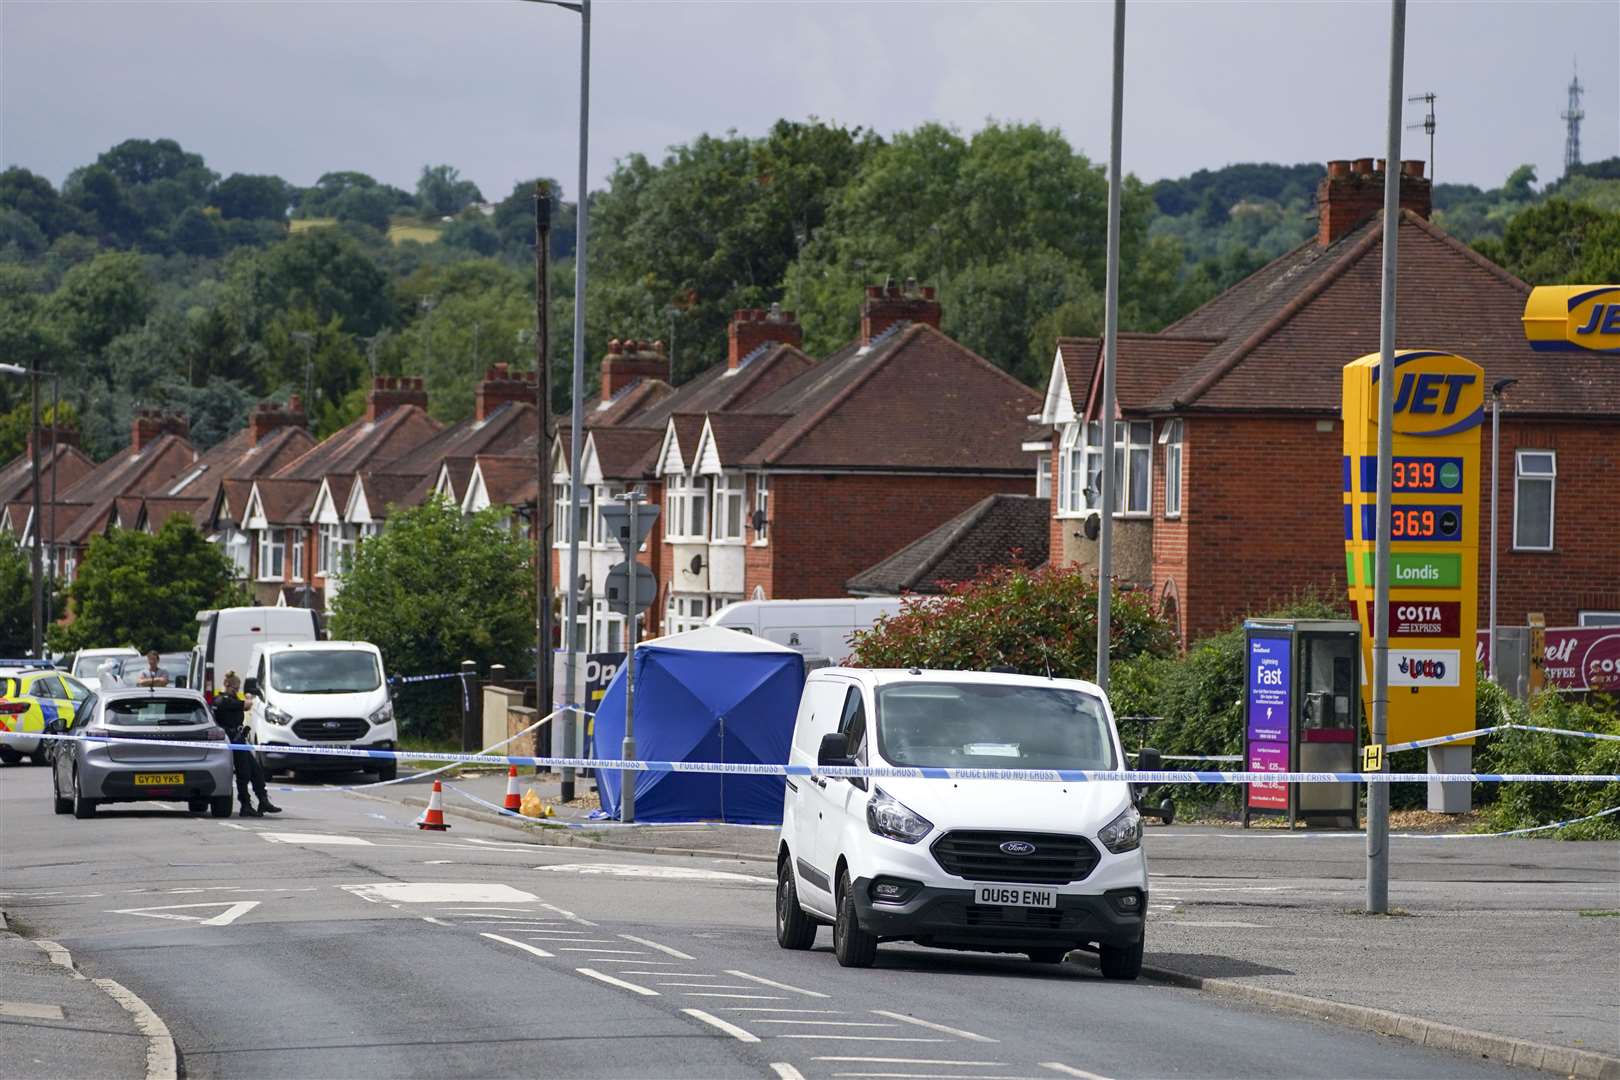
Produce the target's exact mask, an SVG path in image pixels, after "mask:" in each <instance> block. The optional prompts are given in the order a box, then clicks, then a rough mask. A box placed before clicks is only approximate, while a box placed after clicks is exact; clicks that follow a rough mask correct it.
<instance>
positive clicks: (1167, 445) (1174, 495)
mask: <svg viewBox="0 0 1620 1080" xmlns="http://www.w3.org/2000/svg"><path fill="white" fill-rule="evenodd" d="M1159 441H1160V442H1161V443H1163V444H1164V516H1165V517H1167V518H1175V517H1180V516H1181V421H1180V420H1172V421H1170V422H1169V423H1168V424H1166V425H1164V434H1162V435H1160V436H1159Z"/></svg>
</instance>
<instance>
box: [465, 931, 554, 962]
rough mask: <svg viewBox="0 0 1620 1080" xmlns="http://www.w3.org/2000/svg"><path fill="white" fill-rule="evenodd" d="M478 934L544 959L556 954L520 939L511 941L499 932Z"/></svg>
mask: <svg viewBox="0 0 1620 1080" xmlns="http://www.w3.org/2000/svg"><path fill="white" fill-rule="evenodd" d="M478 936H479V937H487V938H489V940H491V941H498V942H500V943H501V944H502V945H510V946H512V947H513V948H514V949H522V950H523V951H524V952H526V953H530V954H532V955H534V956H539V957H542V958H544V959H546V960H551V959H553V958H554V957H555V956H556V953H548V952H546V950H544V949H539V948H536V947H535V946H533V945H529V944H527V943H525V942H522V941H513V940H512V939H511V938H509V937H502V936H501V935H499V934H479V935H478Z"/></svg>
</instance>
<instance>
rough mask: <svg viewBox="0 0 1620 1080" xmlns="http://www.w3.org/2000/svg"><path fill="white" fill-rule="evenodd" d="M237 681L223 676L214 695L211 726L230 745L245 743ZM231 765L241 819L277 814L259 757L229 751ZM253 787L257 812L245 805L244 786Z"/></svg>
mask: <svg viewBox="0 0 1620 1080" xmlns="http://www.w3.org/2000/svg"><path fill="white" fill-rule="evenodd" d="M241 685H242V684H241V680H240V679H238V678H237V677H236V672H234V671H227V672H226V673H225V680H224V688H223V689H222V690H220V691H219V693H217V694H215V695H214V700H213V702H212V704H213V707H214V723H216V724H218V725H219V726H220V727H222V728H224V729H225V734H226V735H228V736H229V737H230V740H231V742H233V743H237V744H241V743H243V742H245V741H246V731H245V726H246V725H245V721H246V716H247V703H246V701H245V700H244V699H243V697H242V692H241V689H240V687H241ZM231 756H232V759H233V761H232V764H233V765H234V766H235V772H236V797H237V798H238V799H239V800H240V801H241V803H242V816H243V817H259V816H261V815H263V814H279V813H281V807H279V806H277V805H275V804H274V803H272V802H271V801H270V794H269V792H267V791H266V790H265V787H264V779H265V777H264V765H263V764H261V763H260V761H259V755H257V754H255V753H254V752H253V751H251V750H232V751H231ZM249 784H251V785H252V786H253V793H254V794H255V795H257V796H258V797H259V805H258V807H257V809H255V808H254V806H253V804H252V803H251V802H250V801H248V785H249Z"/></svg>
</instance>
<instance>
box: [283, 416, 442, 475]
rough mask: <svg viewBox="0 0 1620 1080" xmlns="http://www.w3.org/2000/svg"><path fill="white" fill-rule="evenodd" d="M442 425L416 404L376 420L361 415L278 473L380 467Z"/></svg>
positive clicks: (312, 472)
mask: <svg viewBox="0 0 1620 1080" xmlns="http://www.w3.org/2000/svg"><path fill="white" fill-rule="evenodd" d="M442 427H443V425H442V424H440V423H439V422H438V421H437V420H435V419H433V418H432V417H431V416H429V415H428V414H427V413H426V412H424V411H423V410H422V409H421V408H419V407H417V406H415V405H399V406H396V407H395V408H392V409H389V410H388V411H387V412H386V413H384V414H383V415H382V416H380V417H379V418H378V419H377V420H376V421H370V420H367V419H365V418H364V417H361V418H360V419H359V420H356V421H355V422H354V423H352V424H350V425H349V426H348V427H346V428H344V429H343V430H341V431H338V432H335V433H334V434H332V435H330V436H328V437H327V438H326V439H325V440H323V441H321V442H319V443H317V444H316V445H315V446H313V447H312V448H310V450H309V451H308V452H307V453H305V454H303V455H302V456H300V457H299V458H297V459H296V460H294V461H292V462H289V463H288V464H287V465H285V466H283V467H282V468H281V469H279V470H277V471H276V473H275V475H276V476H278V477H281V478H284V479H290V480H316V481H319V480H320V479H321V478H323V477H324V476H326V475H327V474H328V473H334V472H348V473H357V472H362V471H365V470H367V469H374V468H380V467H382V466H384V465H387V464H389V463H390V462H393V461H396V460H398V459H399V458H401V457H404V456H405V455H406V454H408V453H410V452H411V451H412V450H415V449H416V448H417V447H419V446H421V445H422V444H423V443H425V442H427V441H428V440H429V439H431V438H433V436H434V435H436V434H438V432H439V430H440V429H441V428H442Z"/></svg>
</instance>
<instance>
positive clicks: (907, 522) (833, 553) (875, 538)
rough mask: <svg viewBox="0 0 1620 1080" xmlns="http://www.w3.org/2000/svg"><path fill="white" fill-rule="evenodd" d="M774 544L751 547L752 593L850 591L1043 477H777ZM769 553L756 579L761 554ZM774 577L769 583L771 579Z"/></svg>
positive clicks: (793, 595)
mask: <svg viewBox="0 0 1620 1080" xmlns="http://www.w3.org/2000/svg"><path fill="white" fill-rule="evenodd" d="M770 485H771V531H770V545H769V546H768V547H766V548H763V549H754V548H750V558H749V566H750V575H751V576H750V578H749V580H748V581H747V582H746V584H747V589H748V591H749V592H752V591H753V588H754V586H755V584H763V585H765V591H766V596H768V597H770V598H771V599H773V600H788V599H802V598H810V597H822V596H845V595H848V593H847V590H846V589H845V587H844V583H845V582H846V581H848V580H849V579H850V578H851V577H854V576H855V575H856V574H858V573H860V572H861V571H862V570H865V569H867V568H869V567H871V566H873V565H874V564H876V563H878V562H880V561H881V560H883V559H885V558H887V557H888V556H890V555H892V554H894V553H895V552H896V551H898V550H899V549H900V548H902V547H904V546H905V545H906V544H909V543H910V542H911V541H913V540H915V539H917V538H918V537H919V536H922V535H923V534H924V533H926V532H928V531H929V530H931V529H934V528H935V527H937V526H939V525H942V524H944V523H945V522H946V521H949V520H950V519H951V518H953V517H955V516H956V515H958V514H960V513H962V512H963V511H964V510H966V509H967V508H968V507H970V506H972V505H973V504H974V503H976V502H978V501H979V500H980V499H983V498H985V497H986V496H988V495H993V494H996V493H997V492H1008V493H1011V494H1016V495H1032V494H1034V492H1035V475H1034V470H1031V471H1030V473H1029V474H1028V475H1027V476H1007V477H982V476H937V475H936V476H895V475H886V476H884V475H870V476H868V475H858V474H845V473H839V474H781V473H775V474H772V476H771V479H770ZM757 551H764V552H767V553H769V556H770V567H769V570H768V575H763V576H760V577H755V576H753V573H754V570H753V568H754V566H755V565H756V562H757V560H756V559H754V558H753V557H752V555H753V553H754V552H757ZM767 577H768V582H769V583H768V584H767V583H766V580H767Z"/></svg>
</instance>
